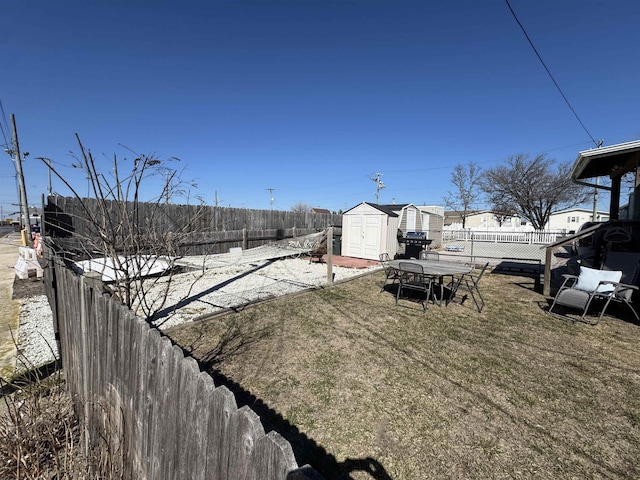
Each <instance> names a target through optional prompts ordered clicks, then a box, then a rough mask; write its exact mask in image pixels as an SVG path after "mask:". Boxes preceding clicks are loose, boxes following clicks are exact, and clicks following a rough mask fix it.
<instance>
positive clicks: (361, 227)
mask: <svg viewBox="0 0 640 480" xmlns="http://www.w3.org/2000/svg"><path fill="white" fill-rule="evenodd" d="M381 218H382V217H381V216H380V215H353V216H351V218H349V240H348V246H347V248H348V251H347V252H346V254H347V255H348V256H351V257H356V258H368V259H371V260H378V258H379V255H380V238H381V237H380V220H381Z"/></svg>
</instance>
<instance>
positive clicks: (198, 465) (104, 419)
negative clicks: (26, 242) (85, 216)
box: [45, 251, 321, 480]
mask: <svg viewBox="0 0 640 480" xmlns="http://www.w3.org/2000/svg"><path fill="white" fill-rule="evenodd" d="M47 258H48V260H49V265H50V268H47V269H45V272H46V273H45V288H46V292H47V296H48V298H49V302H50V304H51V305H52V309H53V312H54V321H55V322H56V328H57V330H56V331H57V332H58V336H59V342H60V345H59V347H60V352H61V358H62V365H63V368H64V370H65V373H66V378H67V384H68V389H69V391H70V393H71V394H72V397H73V399H74V405H75V410H76V412H77V413H78V415H79V417H80V419H81V424H82V427H83V429H84V433H85V435H84V438H85V442H86V443H85V448H86V449H87V450H90V449H95V451H98V452H102V454H103V457H104V461H105V462H107V463H109V462H110V464H111V465H112V466H113V467H114V468H118V469H119V470H120V471H121V472H123V478H136V479H150V480H151V479H153V480H165V479H167V480H168V479H187V478H188V479H202V480H204V479H209V478H215V479H230V480H231V479H234V480H235V479H250V480H254V479H255V480H258V479H264V480H270V479H274V480H275V479H278V480H282V479H289V480H291V479H296V480H298V479H299V480H305V479H309V480H310V479H319V478H321V477H320V475H319V474H318V473H317V472H316V471H315V470H314V469H313V468H310V467H309V466H305V467H303V468H298V464H297V463H296V459H295V457H294V454H293V450H292V448H291V445H290V444H289V443H288V442H287V441H286V440H285V439H284V438H283V437H282V436H280V435H279V434H278V433H276V432H273V431H272V432H269V433H266V434H265V431H264V428H263V426H262V424H261V422H260V419H259V417H258V415H257V414H256V413H254V412H253V411H252V410H251V409H249V408H248V407H246V406H245V407H242V408H237V404H236V400H235V397H234V395H233V393H231V391H230V390H228V389H227V388H226V387H225V386H218V387H216V386H215V385H214V382H213V379H212V378H211V377H210V376H209V375H208V374H206V373H204V372H201V371H200V370H199V367H198V364H197V363H196V361H195V360H194V359H192V358H189V357H187V358H185V356H184V354H183V352H182V350H181V349H180V348H178V347H177V346H175V345H172V344H171V342H170V341H169V340H168V339H167V338H166V337H163V336H161V334H160V333H159V332H158V331H157V330H155V329H152V328H150V327H149V325H148V324H147V323H146V322H144V321H143V320H141V319H139V318H137V317H136V316H135V315H133V314H132V313H131V311H129V310H127V309H126V308H124V307H123V306H121V305H119V304H118V303H117V302H114V301H113V300H112V299H111V298H110V297H109V296H107V295H105V294H103V290H102V284H101V283H100V282H99V281H98V280H96V279H93V278H91V277H87V276H85V277H80V276H77V275H76V274H75V273H73V272H72V271H71V270H69V269H68V268H66V266H65V265H64V264H63V262H62V261H61V260H60V259H58V258H56V257H54V256H53V254H52V252H51V251H48V252H47Z"/></svg>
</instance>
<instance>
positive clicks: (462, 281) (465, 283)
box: [447, 262, 489, 313]
mask: <svg viewBox="0 0 640 480" xmlns="http://www.w3.org/2000/svg"><path fill="white" fill-rule="evenodd" d="M488 266H489V262H487V263H485V264H484V266H483V267H482V268H481V269H479V270H472V271H471V272H470V273H465V274H463V275H461V276H460V277H458V281H457V282H456V281H455V280H454V281H453V282H452V283H451V294H450V295H449V302H450V301H451V300H452V299H453V297H454V296H456V295H457V294H458V292H459V291H463V292H465V294H464V295H463V297H462V301H461V304H464V302H465V300H466V299H467V298H468V296H469V295H471V298H473V301H474V303H475V304H476V308H477V309H478V313H482V309H483V308H484V306H485V302H484V298H483V297H482V294H481V293H480V288H479V287H478V285H479V283H480V279H481V278H482V275H484V272H485V270H486V269H487V267H488ZM447 303H448V302H447Z"/></svg>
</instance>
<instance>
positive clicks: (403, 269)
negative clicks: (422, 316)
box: [396, 262, 432, 311]
mask: <svg viewBox="0 0 640 480" xmlns="http://www.w3.org/2000/svg"><path fill="white" fill-rule="evenodd" d="M399 273H400V278H399V283H398V291H397V292H396V305H397V304H398V299H399V298H400V296H401V295H402V292H403V291H405V290H410V291H414V292H418V293H421V294H424V295H421V296H420V303H421V304H422V310H424V311H426V310H427V304H426V302H428V301H429V298H430V297H431V283H432V278H431V277H430V276H428V275H425V273H424V270H423V268H422V265H417V264H415V263H411V262H400V270H399Z"/></svg>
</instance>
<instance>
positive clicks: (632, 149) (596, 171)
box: [571, 140, 640, 180]
mask: <svg viewBox="0 0 640 480" xmlns="http://www.w3.org/2000/svg"><path fill="white" fill-rule="evenodd" d="M638 164H640V140H635V141H633V142H626V143H618V144H616V145H610V146H608V147H600V148H593V149H591V150H585V151H582V152H580V153H578V158H576V161H575V163H574V164H573V168H572V169H571V178H572V179H573V180H584V179H586V178H595V177H611V178H618V177H621V176H622V175H624V174H625V173H627V172H630V171H633V170H635V169H636V166H637V165H638Z"/></svg>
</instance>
